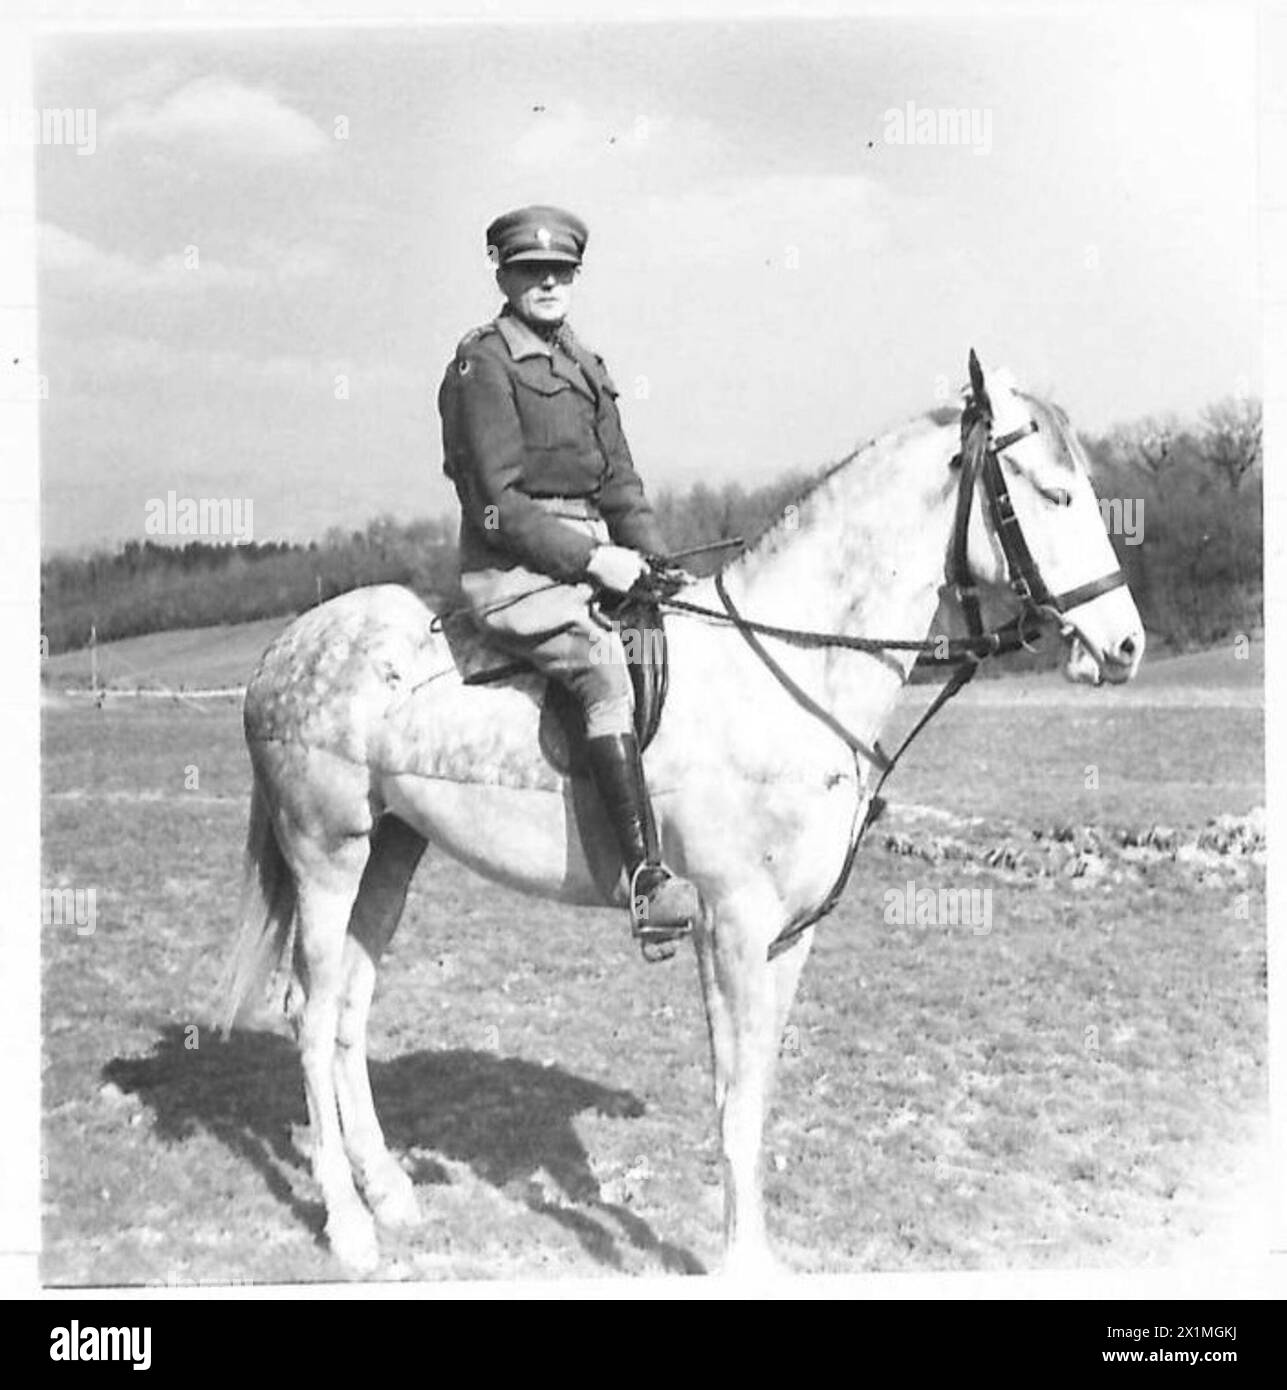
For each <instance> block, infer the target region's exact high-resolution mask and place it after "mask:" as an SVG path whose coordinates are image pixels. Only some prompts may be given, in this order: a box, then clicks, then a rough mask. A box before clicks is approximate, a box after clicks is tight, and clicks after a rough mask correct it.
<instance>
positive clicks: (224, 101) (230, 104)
mask: <svg viewBox="0 0 1287 1390" xmlns="http://www.w3.org/2000/svg"><path fill="white" fill-rule="evenodd" d="M119 136H127V137H129V136H133V137H137V138H141V139H148V140H155V141H158V142H160V143H163V144H168V145H186V146H197V147H200V148H201V149H203V150H209V151H214V152H217V153H220V154H223V155H226V156H231V157H233V158H240V159H244V160H246V161H247V162H253V163H266V162H276V161H289V160H294V159H303V158H308V157H310V156H316V155H318V154H320V153H322V152H323V151H324V150H326V149H328V148H329V147H330V145H331V143H332V142H331V141H330V139H328V137H327V135H326V133H325V132H324V131H323V130H322V128H321V127H320V126H319V125H318V124H317V123H316V122H315V121H313V120H311V119H310V118H309V117H308V116H305V115H304V114H303V113H302V112H299V111H296V110H295V109H294V108H293V107H291V106H287V105H286V104H285V102H283V101H281V100H280V99H279V98H277V97H276V96H274V95H273V94H272V93H271V92H267V91H264V90H262V89H260V88H256V87H248V86H246V85H245V84H244V83H241V82H237V81H234V80H233V79H231V78H227V77H218V76H211V77H200V78H197V79H195V80H194V81H192V82H188V83H185V84H184V85H183V86H182V87H180V88H178V90H177V91H173V92H171V93H170V95H169V96H167V97H165V98H163V99H161V100H160V101H146V100H140V99H130V100H127V101H125V102H124V103H123V104H122V105H121V107H120V108H119V109H118V110H117V111H116V112H114V113H113V114H112V116H111V117H110V118H109V119H108V121H107V123H106V126H105V129H104V138H106V139H111V138H113V137H119Z"/></svg>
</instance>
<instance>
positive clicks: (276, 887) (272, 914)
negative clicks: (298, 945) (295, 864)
mask: <svg viewBox="0 0 1287 1390" xmlns="http://www.w3.org/2000/svg"><path fill="white" fill-rule="evenodd" d="M294 957H295V877H294V875H293V874H292V873H291V869H290V865H289V864H287V862H286V857H285V855H283V854H282V850H281V846H280V845H279V844H278V842H277V835H276V832H275V831H274V830H273V821H272V815H271V814H270V812H269V808H268V798H267V796H266V794H265V792H264V788H263V784H262V783H261V781H260V779H259V775H258V773H256V775H255V786H254V791H253V792H252V794H251V799H250V826H249V828H248V829H247V831H246V851H245V859H244V866H243V871H242V887H241V929H240V931H239V932H238V934H237V942H236V945H235V947H234V948H233V952H232V956H231V957H230V959H229V961H228V964H227V966H226V967H225V969H224V973H223V976H222V979H221V980H220V984H219V994H220V996H221V998H222V1000H223V1014H222V1021H221V1024H220V1026H221V1028H222V1030H223V1034H224V1036H225V1037H227V1035H228V1034H229V1033H230V1032H231V1031H232V1029H233V1028H234V1027H236V1026H237V1025H238V1024H239V1023H240V1022H242V1021H243V1014H244V1015H245V1016H246V1018H245V1021H246V1022H249V1020H250V1016H251V1015H252V1014H253V1013H256V1012H258V1011H259V1010H260V1009H262V1008H263V1007H264V1006H265V1005H273V1006H275V1007H276V1008H277V1009H278V1010H280V1011H282V1012H285V1010H286V1006H287V1001H288V998H289V996H290V995H291V993H292V989H291V987H292V985H295V986H296V987H298V983H299V981H298V975H297V974H296V970H295V959H294Z"/></svg>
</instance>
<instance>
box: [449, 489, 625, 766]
mask: <svg viewBox="0 0 1287 1390" xmlns="http://www.w3.org/2000/svg"><path fill="white" fill-rule="evenodd" d="M547 505H548V506H549V509H550V510H551V511H552V512H554V514H555V515H557V516H558V517H559V519H560V521H562V523H563V524H564V525H565V526H571V527H574V528H575V529H576V530H578V531H580V532H581V533H582V534H583V535H588V536H593V537H594V539H595V540H597V541H600V542H602V543H604V544H607V543H608V540H609V536H608V527H607V524H606V523H605V522H604V521H603V520H602V519H600V518H599V517H597V516H593V515H590V514H589V512H588V509H586V508H584V507H569V506H566V505H561V503H560V500H556V499H549V502H548V504H547ZM463 558H464V557H463V556H462V559H463ZM460 587H461V591H462V593H463V594H464V596H465V601H466V603H467V604H468V605H469V610H470V613H471V615H472V616H473V619H474V621H475V622H476V623H477V624H478V626H479V627H480V628H481V629H482V630H483V632H485V633H486V634H487V636H488V637H489V638H490V639H491V640H492V641H493V642H495V643H496V645H497V646H498V647H501V648H503V649H504V650H505V651H507V652H509V653H511V654H512V655H514V656H516V657H518V658H520V659H521V660H523V661H525V662H528V663H529V664H530V665H531V666H533V667H534V668H535V669H536V670H538V671H540V672H541V674H542V675H545V676H548V677H549V678H550V679H551V680H556V681H558V682H559V684H560V685H563V686H566V687H567V689H568V690H570V691H571V692H572V694H573V695H574V696H575V697H576V698H577V700H578V701H579V702H580V704H581V707H582V709H583V711H584V712H585V727H586V734H587V735H588V736H589V737H590V738H597V737H599V736H601V735H604V734H628V733H631V732H632V731H633V729H634V691H633V688H632V686H631V684H630V672H629V669H628V668H627V666H626V654H625V649H624V648H623V646H622V644H621V639H620V638H619V637H618V636H617V635H616V633H615V632H613V631H612V630H611V629H609V628H606V627H604V626H603V625H602V624H601V623H600V622H598V621H596V619H595V618H594V616H593V615H592V614H591V611H590V600H591V599H592V598H593V596H594V590H593V589H592V588H591V587H590V585H589V584H561V583H559V582H558V581H557V580H554V579H551V578H550V577H549V575H546V574H538V573H537V572H536V571H535V570H529V569H526V568H524V567H523V566H521V565H519V566H515V567H514V568H512V569H473V568H471V569H467V570H465V571H464V572H462V574H461V576H460Z"/></svg>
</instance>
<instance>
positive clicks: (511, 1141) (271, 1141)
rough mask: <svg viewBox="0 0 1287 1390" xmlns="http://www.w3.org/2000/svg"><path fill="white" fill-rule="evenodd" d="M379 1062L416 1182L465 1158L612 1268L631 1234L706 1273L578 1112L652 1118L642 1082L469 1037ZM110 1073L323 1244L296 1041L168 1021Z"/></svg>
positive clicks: (176, 1135) (381, 1089) (377, 1091)
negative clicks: (627, 1086)
mask: <svg viewBox="0 0 1287 1390" xmlns="http://www.w3.org/2000/svg"><path fill="white" fill-rule="evenodd" d="M370 1073H371V1087H372V1091H373V1092H374V1095H375V1102H376V1110H377V1112H378V1114H379V1115H380V1119H381V1124H382V1126H383V1128H384V1132H385V1137H386V1139H387V1140H388V1143H389V1147H390V1149H391V1150H392V1151H393V1152H394V1153H395V1154H396V1153H407V1152H408V1151H410V1152H412V1153H413V1154H414V1158H413V1162H412V1163H410V1164H409V1165H408V1170H409V1172H410V1175H411V1177H412V1179H413V1181H414V1182H415V1183H416V1184H417V1186H420V1185H431V1186H432V1185H439V1184H447V1183H450V1182H451V1181H452V1175H451V1172H450V1170H449V1169H448V1167H447V1166H445V1163H446V1162H450V1163H455V1164H465V1165H467V1166H468V1168H469V1169H470V1171H471V1172H472V1173H473V1174H475V1175H476V1176H477V1177H478V1178H479V1179H480V1180H482V1181H483V1182H486V1183H489V1184H491V1185H492V1186H494V1187H496V1188H498V1189H501V1190H502V1191H504V1193H505V1194H506V1196H507V1197H510V1198H514V1197H517V1198H518V1199H520V1200H521V1201H522V1202H523V1203H524V1204H525V1205H526V1206H527V1207H528V1209H529V1210H531V1211H533V1212H535V1213H536V1214H538V1215H540V1216H544V1217H548V1218H550V1219H551V1220H554V1221H556V1222H558V1223H559V1224H560V1225H563V1226H564V1227H566V1228H567V1229H568V1230H569V1231H571V1232H572V1234H573V1235H575V1236H576V1238H577V1239H578V1240H579V1241H580V1243H581V1246H582V1247H583V1248H584V1249H585V1251H586V1252H587V1253H588V1254H589V1255H590V1256H591V1257H592V1258H593V1259H594V1260H595V1261H597V1262H598V1263H600V1264H602V1265H605V1266H607V1267H608V1268H610V1269H615V1270H622V1269H623V1268H624V1261H623V1253H624V1252H623V1249H622V1245H621V1238H624V1240H625V1242H626V1243H628V1245H629V1246H630V1247H632V1248H633V1249H634V1250H636V1251H638V1252H641V1253H643V1254H646V1255H649V1256H651V1257H653V1258H655V1259H656V1260H658V1261H659V1262H660V1263H661V1265H662V1267H663V1268H664V1269H665V1270H666V1271H667V1272H672V1273H681V1274H702V1273H705V1267H704V1266H703V1265H702V1263H701V1262H700V1261H699V1260H698V1259H697V1258H696V1257H695V1256H694V1255H693V1254H692V1253H691V1252H690V1251H688V1250H685V1249H683V1248H681V1247H679V1246H677V1245H673V1244H671V1243H670V1242H668V1241H663V1240H661V1239H660V1238H659V1237H658V1236H657V1235H656V1233H655V1232H654V1231H653V1230H652V1228H651V1226H649V1224H648V1223H647V1222H646V1221H644V1220H643V1219H642V1218H641V1217H640V1216H638V1215H637V1214H636V1213H635V1212H632V1211H631V1210H630V1209H629V1208H628V1207H626V1206H623V1205H622V1204H621V1203H618V1202H611V1201H608V1200H607V1199H606V1198H605V1196H604V1194H603V1192H602V1190H601V1188H600V1186H599V1182H598V1180H597V1179H596V1177H595V1176H594V1172H593V1170H592V1168H591V1166H590V1161H589V1155H588V1154H587V1152H586V1150H585V1146H584V1145H583V1144H582V1142H581V1140H580V1138H579V1136H578V1135H577V1132H576V1127H575V1125H574V1124H573V1123H572V1122H573V1120H574V1118H575V1117H576V1116H577V1115H579V1114H581V1113H583V1112H585V1111H594V1112H596V1113H598V1114H600V1115H607V1116H613V1117H618V1118H623V1119H628V1118H635V1117H638V1116H640V1115H642V1114H643V1113H644V1105H643V1102H642V1101H641V1100H640V1099H639V1098H638V1097H637V1096H636V1095H634V1094H633V1093H632V1092H630V1091H625V1090H618V1089H616V1088H613V1087H610V1086H604V1085H601V1084H600V1083H599V1082H596V1081H590V1080H588V1079H586V1078H585V1077H581V1076H576V1075H574V1074H573V1073H571V1072H567V1071H564V1070H563V1069H561V1068H559V1067H554V1066H542V1065H539V1064H537V1063H534V1062H528V1061H524V1060H523V1059H522V1058H518V1057H502V1056H498V1055H497V1054H495V1053H490V1052H479V1051H474V1050H471V1049H463V1048H461V1049H451V1050H445V1051H421V1052H412V1053H408V1054H406V1055H404V1056H401V1057H398V1058H395V1059H393V1060H391V1061H387V1062H382V1061H375V1060H373V1061H372V1062H371V1063H370ZM103 1079H104V1080H105V1081H110V1082H112V1083H114V1084H115V1085H116V1086H117V1087H118V1088H119V1089H120V1090H122V1091H124V1092H127V1093H130V1094H133V1095H136V1096H137V1097H138V1098H139V1100H140V1101H142V1102H143V1104H145V1105H146V1106H147V1107H148V1108H149V1109H150V1110H151V1111H152V1113H153V1116H154V1119H155V1129H156V1134H157V1136H158V1137H159V1138H160V1139H161V1140H162V1141H163V1142H166V1143H181V1142H182V1141H184V1140H185V1139H188V1138H190V1137H191V1136H192V1135H193V1134H195V1133H197V1132H199V1131H203V1130H204V1131H205V1132H207V1133H209V1134H211V1135H213V1136H214V1137H215V1138H217V1139H218V1140H219V1141H220V1142H221V1143H222V1144H224V1146H225V1147H226V1148H227V1149H228V1150H229V1151H230V1152H231V1153H233V1154H234V1155H235V1156H236V1157H237V1158H239V1159H241V1160H242V1161H244V1162H245V1163H247V1164H249V1165H250V1166H251V1167H253V1168H254V1169H255V1170H256V1171H257V1172H258V1173H259V1174H260V1176H261V1177H262V1178H263V1180H264V1182H265V1184H266V1185H267V1187H268V1189H269V1191H270V1192H271V1193H272V1194H273V1196H274V1197H275V1198H277V1200H278V1201H280V1202H281V1203H282V1204H283V1205H284V1206H285V1207H287V1208H288V1209H289V1210H290V1212H291V1214H292V1215H293V1216H294V1217H295V1219H296V1220H298V1221H300V1222H301V1223H302V1224H303V1225H305V1226H306V1227H307V1228H308V1229H309V1230H311V1231H312V1232H313V1234H314V1237H315V1238H316V1239H317V1240H318V1241H319V1242H320V1241H321V1239H322V1228H323V1226H324V1225H325V1220H326V1212H325V1208H324V1207H323V1205H322V1203H321V1201H320V1200H316V1199H310V1198H308V1197H304V1196H301V1195H300V1191H301V1189H303V1190H304V1191H306V1192H307V1191H310V1190H312V1184H311V1180H310V1175H309V1165H308V1162H307V1159H306V1158H305V1156H304V1153H303V1152H302V1151H301V1146H300V1145H299V1144H297V1142H296V1138H295V1134H296V1131H297V1130H300V1129H303V1130H305V1131H306V1130H307V1125H308V1111H307V1108H306V1106H305V1103H304V1089H303V1078H302V1075H301V1073H300V1066H299V1054H298V1052H297V1050H296V1048H295V1045H294V1043H293V1042H292V1041H291V1040H290V1039H289V1038H287V1037H285V1036H283V1035H281V1034H279V1033H272V1032H237V1033H234V1034H233V1035H232V1036H231V1037H230V1038H228V1039H226V1040H213V1039H211V1040H206V1039H205V1038H202V1040H201V1042H200V1045H199V1046H198V1047H193V1046H192V1045H191V1033H190V1030H188V1029H185V1028H184V1027H182V1026H180V1025H177V1024H170V1025H167V1026H165V1027H164V1028H162V1030H161V1032H160V1034H159V1037H158V1039H157V1042H156V1044H155V1045H154V1047H153V1049H152V1052H151V1054H150V1055H148V1056H146V1057H118V1058H114V1059H113V1060H112V1061H110V1062H108V1063H107V1065H106V1066H105V1067H104V1068H103ZM440 1160H443V1161H440ZM542 1171H544V1173H545V1174H547V1175H548V1176H549V1178H550V1179H551V1181H552V1182H553V1184H554V1186H555V1187H556V1189H557V1192H556V1194H554V1195H553V1196H551V1194H550V1193H549V1190H548V1188H547V1187H546V1186H545V1185H543V1184H541V1183H539V1182H538V1181H536V1178H537V1175H538V1174H539V1173H541V1172H542ZM564 1199H566V1200H564Z"/></svg>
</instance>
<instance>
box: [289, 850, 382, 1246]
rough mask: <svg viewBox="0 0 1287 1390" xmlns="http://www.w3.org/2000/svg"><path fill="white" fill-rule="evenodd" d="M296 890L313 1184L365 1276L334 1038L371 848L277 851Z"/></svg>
mask: <svg viewBox="0 0 1287 1390" xmlns="http://www.w3.org/2000/svg"><path fill="white" fill-rule="evenodd" d="M283 849H284V851H285V852H286V855H287V858H288V860H289V861H290V864H291V868H292V869H293V871H294V873H295V879H296V883H297V892H298V900H297V908H296V911H297V913H298V916H297V919H296V921H297V931H298V939H297V952H298V958H299V960H300V962H301V964H302V967H303V969H302V976H303V978H302V984H303V993H304V1002H303V1004H302V1006H301V1008H300V1010H299V1013H298V1014H297V1016H296V1019H295V1023H296V1039H297V1041H298V1043H299V1051H300V1061H301V1063H302V1065H303V1070H304V1091H305V1095H306V1097H307V1100H308V1119H309V1126H310V1130H311V1135H312V1148H313V1177H314V1179H315V1180H316V1182H317V1184H318V1186H319V1187H320V1188H321V1190H322V1199H323V1201H324V1202H325V1204H326V1237H327V1240H328V1242H329V1244H330V1247H331V1250H332V1251H333V1253H334V1254H335V1255H336V1257H337V1258H338V1259H339V1260H340V1261H341V1263H343V1264H344V1265H346V1266H348V1267H349V1268H351V1269H353V1270H355V1271H358V1272H363V1273H365V1272H369V1271H370V1270H372V1269H374V1268H375V1266H376V1265H377V1264H378V1262H379V1258H380V1252H379V1245H378V1243H377V1241H376V1235H375V1222H374V1221H373V1220H372V1219H371V1213H370V1212H369V1211H367V1209H366V1207H365V1206H364V1205H363V1204H362V1199H361V1198H360V1197H359V1196H358V1194H357V1189H356V1188H355V1187H354V1185H353V1174H352V1171H351V1169H350V1167H349V1160H348V1157H347V1155H346V1153H345V1149H344V1140H343V1134H342V1131H341V1128H340V1116H339V1110H338V1104H337V1097H336V1088H335V1070H336V1045H335V1039H336V1031H337V1027H338V1022H339V1012H340V996H341V991H342V989H343V985H344V952H345V942H346V939H347V937H348V927H349V917H350V914H351V912H352V909H353V904H354V901H355V900H356V898H357V895H358V889H359V887H360V885H361V881H362V872H363V870H364V868H365V867H366V863H367V859H368V856H369V853H370V846H369V842H368V839H367V837H366V836H365V835H360V836H348V837H345V838H344V839H343V840H342V841H341V842H340V843H339V844H338V845H335V846H329V847H325V848H323V847H321V846H318V845H314V844H313V843H311V842H309V841H304V840H302V839H301V840H299V841H296V842H295V843H290V842H289V839H288V843H286V844H284V845H283Z"/></svg>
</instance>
